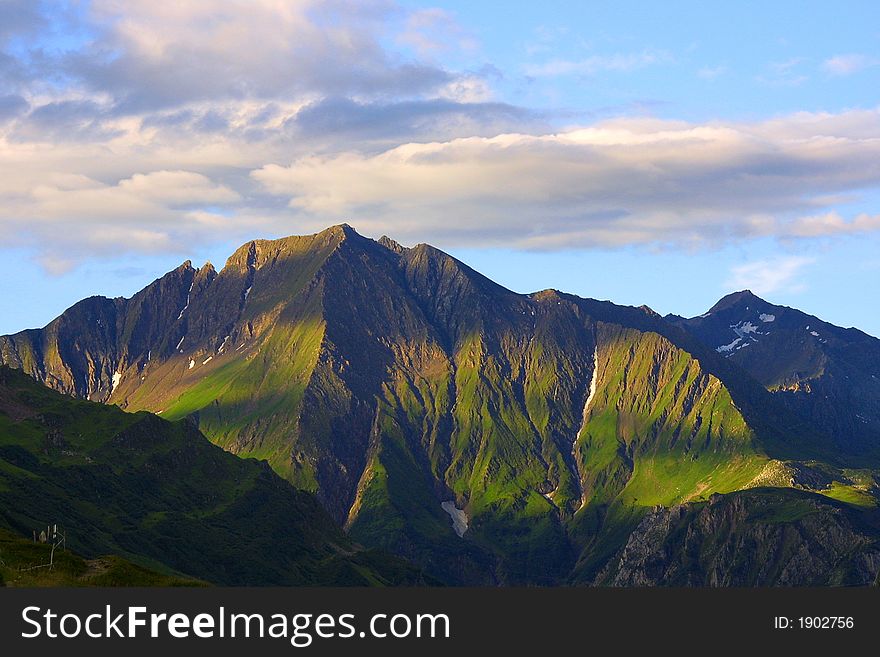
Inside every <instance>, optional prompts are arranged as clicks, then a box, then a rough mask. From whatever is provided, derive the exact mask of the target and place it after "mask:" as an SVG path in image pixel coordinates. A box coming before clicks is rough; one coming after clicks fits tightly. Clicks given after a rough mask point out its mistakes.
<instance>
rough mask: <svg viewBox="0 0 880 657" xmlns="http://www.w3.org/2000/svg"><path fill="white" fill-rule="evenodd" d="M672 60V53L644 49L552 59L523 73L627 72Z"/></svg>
mask: <svg viewBox="0 0 880 657" xmlns="http://www.w3.org/2000/svg"><path fill="white" fill-rule="evenodd" d="M670 61H672V55H670V54H669V53H668V52H666V51H663V50H657V51H652V50H645V51H642V52H636V53H615V54H610V55H592V56H590V57H585V58H583V59H577V60H568V59H553V60H551V61H548V62H545V63H543V64H529V65H528V66H526V67H525V73H526V75H528V76H531V77H556V76H563V75H595V74H597V73H606V72H616V73H627V72H630V71H634V70H636V69H640V68H645V67H646V66H652V65H655V64H663V63H667V62H670Z"/></svg>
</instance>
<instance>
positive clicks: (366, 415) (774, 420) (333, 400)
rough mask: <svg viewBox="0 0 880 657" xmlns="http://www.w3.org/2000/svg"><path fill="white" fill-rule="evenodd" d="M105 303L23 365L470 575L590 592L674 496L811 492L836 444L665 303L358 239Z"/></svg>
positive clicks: (334, 235)
mask: <svg viewBox="0 0 880 657" xmlns="http://www.w3.org/2000/svg"><path fill="white" fill-rule="evenodd" d="M83 304H85V305H84V307H83V308H80V305H83ZM83 304H80V305H78V306H74V308H72V309H71V310H70V311H68V312H67V313H65V314H64V315H62V317H60V318H59V319H58V320H55V322H53V323H52V324H50V325H49V326H48V327H46V329H43V330H40V331H28V332H25V333H22V334H17V335H14V336H7V337H5V338H2V339H0V358H2V360H3V362H6V363H9V364H11V365H13V366H15V367H19V368H22V369H24V370H25V371H27V372H28V373H29V374H31V375H32V376H34V377H35V378H37V379H39V380H41V381H43V382H44V383H46V384H48V385H50V386H52V387H55V388H57V389H59V390H61V391H63V392H67V393H69V394H75V395H78V396H81V397H91V398H95V399H101V400H107V401H109V402H111V403H115V404H118V405H119V406H121V407H122V408H124V409H126V410H129V411H134V410H140V409H145V410H150V411H153V412H156V413H160V414H161V416H162V417H164V418H168V419H172V420H173V419H181V418H189V419H190V421H192V422H193V423H195V424H197V425H198V427H199V428H200V429H201V431H202V432H204V434H205V435H206V436H207V437H208V438H209V439H210V440H212V441H213V442H215V443H216V444H218V445H220V446H222V447H223V448H225V449H226V450H228V451H231V452H233V453H236V454H239V455H241V456H249V457H256V458H260V459H264V460H266V461H268V463H269V464H270V465H271V466H272V468H273V469H274V470H275V471H276V472H277V473H279V474H280V475H282V476H283V477H284V478H286V479H287V480H289V481H290V482H292V483H293V484H295V485H296V486H297V487H300V488H303V489H306V490H309V491H312V492H314V493H315V494H316V495H317V496H318V498H319V499H320V500H321V502H322V503H323V504H324V505H325V506H326V507H327V509H328V510H329V511H330V513H331V514H332V516H333V517H334V518H335V519H336V520H337V522H339V523H340V524H344V525H345V526H346V528H347V529H348V531H349V533H350V535H351V536H352V537H353V538H355V539H356V540H358V541H360V542H362V543H364V544H366V545H369V546H375V547H381V548H384V549H388V550H391V551H393V552H395V553H397V554H400V555H403V556H406V557H408V558H410V559H413V560H415V561H416V562H418V563H420V564H424V565H425V566H426V567H427V568H428V570H429V571H430V572H432V573H434V574H437V575H438V576H440V577H442V578H443V579H445V580H446V581H449V582H456V583H541V584H552V583H558V582H560V581H589V580H590V579H591V578H593V577H594V576H595V573H596V569H597V568H600V567H601V565H602V563H603V560H604V559H607V558H608V557H609V556H610V555H611V554H612V553H613V552H614V551H615V550H617V549H618V548H619V547H620V545H621V542H622V541H624V540H625V539H626V537H627V535H628V532H629V531H631V530H632V529H633V528H634V527H635V526H636V525H637V524H638V522H639V520H640V519H641V517H642V516H643V515H644V513H646V511H647V510H648V509H650V508H651V507H652V506H653V505H657V504H661V505H675V504H680V503H684V502H688V501H694V500H701V499H705V498H707V497H708V496H709V495H711V494H712V493H717V492H721V493H726V492H730V491H735V490H739V489H742V488H746V487H749V486H755V485H758V484H759V483H762V482H764V483H766V482H767V481H768V478H769V479H773V481H774V482H775V481H777V480H778V481H779V482H782V483H781V484H780V485H794V484H793V483H792V481H793V479H792V478H791V477H788V478H787V477H785V476H775V475H774V474H773V473H778V472H781V471H786V472H787V471H788V470H791V469H792V468H793V467H794V466H793V465H790V464H789V465H786V464H783V463H782V462H781V460H786V461H791V460H792V459H794V460H797V459H799V458H800V459H803V458H806V456H805V454H807V452H806V451H804V449H805V448H804V446H808V445H813V446H815V445H817V444H820V443H821V441H822V440H823V435H820V434H819V433H817V432H816V431H815V430H814V429H812V428H811V427H809V426H808V425H806V423H803V422H802V421H801V420H797V419H796V418H795V417H794V416H793V415H792V414H791V413H790V411H789V410H787V409H786V408H785V407H784V405H783V404H780V403H779V400H778V399H776V398H775V397H774V396H773V395H771V394H770V393H768V392H767V391H766V390H765V389H764V388H763V387H762V386H761V385H760V384H759V383H757V382H756V381H755V380H754V379H752V378H751V377H750V376H749V375H748V374H746V373H744V372H743V371H742V370H741V369H740V368H739V367H737V366H736V365H734V364H733V363H731V362H729V361H728V360H727V359H725V358H724V357H723V355H722V354H719V353H717V352H716V351H715V350H714V349H708V348H707V347H706V346H705V345H704V344H703V343H702V342H701V340H699V339H696V338H695V337H694V336H693V335H692V334H690V333H689V332H687V331H685V330H683V329H682V328H680V327H676V326H673V325H672V324H670V323H669V322H666V321H664V320H663V319H662V318H661V317H659V316H658V315H657V314H656V313H654V312H653V311H651V310H650V309H649V308H627V307H621V306H616V305H614V304H611V303H607V302H598V301H593V300H587V299H580V298H578V297H573V296H571V295H566V294H562V293H559V292H556V291H553V290H547V291H544V292H539V293H535V294H531V295H520V294H515V293H513V292H511V291H509V290H506V289H505V288H503V287H501V286H499V285H497V284H495V283H493V282H492V281H490V280H489V279H487V278H485V277H483V276H482V275H480V274H478V273H477V272H475V271H474V270H472V269H470V268H469V267H467V266H466V265H464V264H463V263H461V262H459V261H457V260H456V259H454V258H452V257H451V256H449V255H447V254H445V253H443V252H441V251H438V250H437V249H434V248H432V247H430V246H427V245H419V246H416V247H413V248H404V247H401V246H400V245H398V244H397V243H395V242H393V241H392V240H390V239H387V238H383V239H381V240H379V241H378V242H376V241H373V240H369V239H366V238H364V237H362V236H360V235H358V234H357V233H356V232H354V231H353V230H352V229H351V228H350V227H348V226H345V225H343V226H337V227H334V228H331V229H328V230H327V231H324V232H322V233H319V234H317V235H312V236H306V237H291V238H286V239H283V240H275V241H254V242H250V243H248V244H245V245H243V246H242V247H241V248H240V249H238V251H236V253H235V254H233V255H232V256H231V257H230V258H229V260H228V261H227V263H226V266H225V267H224V268H223V269H222V270H221V271H220V272H215V271H214V269H213V268H212V267H210V266H205V267H203V268H201V269H199V270H195V269H193V268H191V267H190V266H189V265H188V264H185V265H184V266H182V267H181V268H179V269H178V270H175V272H171V273H169V274H168V275H167V276H165V277H163V278H162V279H160V280H159V281H157V282H155V283H153V284H152V285H151V286H149V287H147V288H146V289H145V290H144V291H143V292H141V293H139V294H138V295H136V296H135V297H133V298H132V299H131V300H124V299H118V300H101V299H92V300H87V301H86V302H83ZM91 308H97V309H100V312H99V311H98V310H92V311H89V312H86V311H87V309H91ZM90 313H91V314H90ZM99 321H100V322H101V323H102V324H103V325H104V326H105V327H106V330H102V331H99V332H97V334H95V335H93V334H92V332H91V327H92V326H98V322H99ZM799 422H801V424H800V425H799ZM814 451H815V450H814ZM809 455H810V457H811V458H812V457H813V456H814V454H813V452H809ZM829 476H831V478H832V479H834V477H837V478H838V479H841V477H842V475H840V471H839V469H838V470H835V471H834V472H833V473H832V474H831V475H829ZM865 476H866V477H867V479H868V480H870V476H869V475H865ZM847 481H849V480H847ZM860 482H861V480H860ZM850 483H852V482H850ZM826 484H827V482H825V483H823V489H824V488H826V487H827V485H826ZM847 485H849V484H847ZM854 485H855V484H853V486H854ZM858 485H859V486H860V487H861V488H859V493H860V494H862V493H864V495H865V496H867V497H870V494H869V493H867V492H865V491H867V490H868V488H869V486H868V487H866V485H863V484H862V483H859V484H858ZM835 490H837V489H835ZM847 490H849V489H847ZM853 494H855V493H853ZM465 526H466V527H467V529H466V530H463V529H462V528H463V527H465Z"/></svg>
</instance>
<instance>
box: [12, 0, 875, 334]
mask: <svg viewBox="0 0 880 657" xmlns="http://www.w3.org/2000/svg"><path fill="white" fill-rule="evenodd" d="M0 49H2V50H0V174H2V175H0V224H2V228H3V232H2V235H3V238H2V241H0V249H2V258H0V280H2V281H3V283H0V285H2V287H0V291H2V292H3V293H2V294H0V332H4V333H5V332H12V331H16V330H20V329H22V328H27V327H34V326H40V325H43V324H45V323H46V322H48V321H49V320H50V319H52V318H53V317H54V316H56V315H57V314H58V313H60V312H61V311H62V310H63V309H64V308H65V307H67V306H69V305H70V304H72V303H73V302H75V301H76V300H78V299H80V298H83V297H85V296H89V295H92V294H104V295H108V296H117V295H125V296H128V295H130V294H132V293H133V292H135V291H136V290H138V289H140V288H141V287H143V286H144V285H145V284H146V283H148V282H150V281H151V280H153V279H154V278H156V277H158V276H159V275H161V274H162V273H164V272H165V271H167V270H169V269H171V268H173V267H175V266H176V265H177V264H179V263H180V262H181V261H182V260H184V259H191V260H193V262H194V263H195V264H196V265H199V264H201V263H202V262H203V261H205V260H208V259H210V260H211V261H212V262H215V263H217V264H221V263H222V262H223V261H224V260H225V258H226V257H227V256H228V255H229V254H230V253H231V252H232V250H234V248H235V247H236V246H238V245H239V244H240V243H242V242H244V241H246V240H247V239H250V238H253V237H276V236H282V235H287V234H297V233H308V232H314V231H316V230H320V229H321V228H322V227H325V226H327V225H331V224H334V223H339V222H341V221H347V222H348V223H350V224H352V225H354V226H355V227H356V228H357V229H358V230H359V231H361V232H362V233H364V234H367V235H370V236H373V237H378V236H379V235H381V234H383V233H387V234H389V235H391V236H392V237H395V238H396V239H398V241H400V242H402V243H404V244H414V243H417V242H422V241H426V242H430V243H432V244H435V245H436V246H438V247H440V248H444V249H445V250H447V251H449V252H451V253H453V254H454V255H456V256H458V257H460V258H461V259H463V260H465V261H466V262H468V263H469V264H471V265H472V266H474V267H475V268H476V269H478V270H480V271H482V272H484V273H485V274H487V275H489V276H491V277H492V278H494V279H495V280H497V281H499V282H500V283H502V284H505V285H507V286H508V287H511V288H512V289H515V290H517V291H522V292H528V291H533V290H537V289H543V288H547V287H555V288H558V289H562V290H565V291H569V292H573V293H577V294H581V295H583V296H591V297H596V298H605V299H611V300H614V301H617V302H619V303H627V304H636V305H639V304H643V303H645V304H648V305H650V306H651V307H653V308H655V309H656V310H658V311H659V312H662V313H666V312H676V313H679V314H684V315H695V314H700V313H702V312H704V311H705V310H706V309H707V308H708V307H709V306H711V305H712V304H713V303H714V302H715V301H716V300H717V299H718V298H719V297H720V296H722V295H723V294H725V293H727V292H730V291H733V290H735V289H741V288H744V287H750V288H752V289H753V290H754V291H755V292H756V293H758V294H760V295H762V296H764V297H765V298H767V299H768V300H770V301H772V302H776V303H782V304H786V305H792V306H797V307H799V308H802V309H804V310H806V311H808V312H811V313H814V314H817V315H819V316H821V317H823V318H825V319H827V320H829V321H833V322H835V323H837V324H841V325H844V326H858V327H860V328H862V329H864V330H866V331H868V332H870V333H872V334H874V335H880V309H878V307H877V304H876V301H875V300H876V292H875V290H877V289H878V284H880V255H878V254H880V248H878V247H880V99H878V93H877V90H878V89H880V5H877V4H876V3H874V2H839V3H833V4H832V3H827V2H823V3H818V2H817V3H805V2H774V3H706V2H667V3H649V2H619V1H618V2H613V3H610V2H580V3H570V2H552V1H551V2H546V1H545V2H541V3H510V2H504V3H502V2H479V3H474V2H439V3H424V2H410V1H401V2H391V1H390V0H375V1H366V2H346V1H345V0H336V1H334V2H323V3H316V2H310V1H308V0H298V1H291V2H273V1H270V0H249V1H248V2H244V1H243V0H242V1H238V0H229V1H227V2H207V0H205V1H202V0H197V1H192V2H179V3H174V4H173V5H172V4H170V3H169V4H168V5H167V6H162V7H158V6H157V3H154V2H148V1H146V0H131V1H129V2H120V1H117V0H92V1H91V2H49V3H34V2H31V1H24V0H0Z"/></svg>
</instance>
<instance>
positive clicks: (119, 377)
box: [110, 372, 122, 395]
mask: <svg viewBox="0 0 880 657" xmlns="http://www.w3.org/2000/svg"><path fill="white" fill-rule="evenodd" d="M120 381H122V375H121V374H120V373H119V372H116V373H115V374H114V375H113V387H112V388H110V394H111V395H112V394H113V393H114V392H115V390H116V386H118V385H119V382H120Z"/></svg>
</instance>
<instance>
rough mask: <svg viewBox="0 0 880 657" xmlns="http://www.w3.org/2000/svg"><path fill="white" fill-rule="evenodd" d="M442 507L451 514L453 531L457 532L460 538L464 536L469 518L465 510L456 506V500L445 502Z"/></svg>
mask: <svg viewBox="0 0 880 657" xmlns="http://www.w3.org/2000/svg"><path fill="white" fill-rule="evenodd" d="M440 506H441V507H442V508H443V510H444V511H446V513H448V514H449V517H450V518H452V529H453V530H455V533H456V534H458V536H459V537H462V536H464V533H465V532H466V531H467V529H468V517H467V513H465V511H464V509H459V508H458V507H457V506H455V501H454V500H450V501H449V502H443V503H441V504H440Z"/></svg>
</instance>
